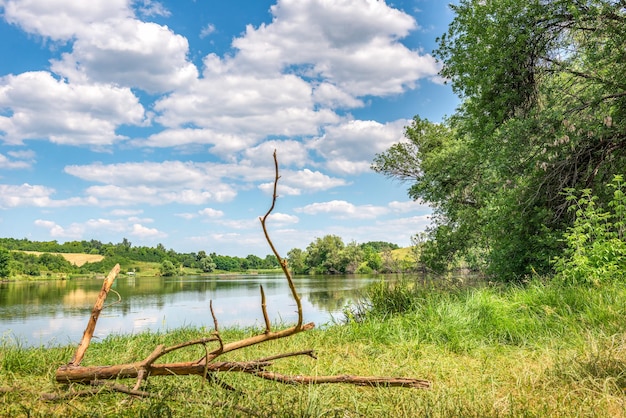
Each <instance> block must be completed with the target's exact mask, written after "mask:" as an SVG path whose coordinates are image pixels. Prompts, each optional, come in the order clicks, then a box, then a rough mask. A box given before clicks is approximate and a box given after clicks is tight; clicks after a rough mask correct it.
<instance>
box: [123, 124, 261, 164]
mask: <svg viewBox="0 0 626 418" xmlns="http://www.w3.org/2000/svg"><path fill="white" fill-rule="evenodd" d="M260 140H261V138H260V137H259V136H258V135H256V134H255V133H252V132H250V133H246V134H242V135H239V134H232V133H229V132H217V131H215V130H213V129H209V128H203V129H192V128H173V129H165V130H163V131H161V132H158V133H156V134H153V135H150V136H149V137H148V138H146V139H142V140H136V141H133V143H134V144H135V145H137V146H142V147H158V148H164V147H187V146H190V145H196V144H206V145H212V146H213V147H212V148H211V153H212V154H215V155H219V156H222V157H225V158H227V157H228V156H229V155H232V154H233V153H235V152H238V151H241V150H244V149H248V148H249V147H250V146H252V145H254V144H256V143H257V142H259V141H260Z"/></svg>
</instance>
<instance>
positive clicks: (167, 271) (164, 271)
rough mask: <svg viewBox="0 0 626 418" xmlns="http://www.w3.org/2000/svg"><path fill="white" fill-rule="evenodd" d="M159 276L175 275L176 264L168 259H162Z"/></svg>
mask: <svg viewBox="0 0 626 418" xmlns="http://www.w3.org/2000/svg"><path fill="white" fill-rule="evenodd" d="M159 270H160V272H161V276H175V275H176V266H174V263H172V262H171V261H170V260H164V261H163V262H162V263H161V266H160V267H159Z"/></svg>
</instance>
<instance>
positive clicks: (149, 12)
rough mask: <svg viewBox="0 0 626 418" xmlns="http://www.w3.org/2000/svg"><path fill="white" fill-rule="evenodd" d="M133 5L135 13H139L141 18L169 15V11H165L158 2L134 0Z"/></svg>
mask: <svg viewBox="0 0 626 418" xmlns="http://www.w3.org/2000/svg"><path fill="white" fill-rule="evenodd" d="M133 3H134V6H135V7H136V8H137V11H139V13H140V14H141V15H142V16H164V17H168V16H170V15H171V13H170V11H169V10H167V8H166V7H165V6H163V4H161V3H160V2H158V1H152V0H136V1H134V2H133Z"/></svg>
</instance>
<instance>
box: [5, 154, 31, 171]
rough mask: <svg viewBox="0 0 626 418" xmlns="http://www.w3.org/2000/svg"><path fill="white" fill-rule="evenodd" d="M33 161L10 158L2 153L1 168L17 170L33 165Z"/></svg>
mask: <svg viewBox="0 0 626 418" xmlns="http://www.w3.org/2000/svg"><path fill="white" fill-rule="evenodd" d="M31 165H32V164H31V162H28V161H15V160H10V159H9V158H7V157H6V156H5V155H2V154H0V168H5V169H10V170H15V169H20V168H29V167H31Z"/></svg>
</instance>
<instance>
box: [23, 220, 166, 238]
mask: <svg viewBox="0 0 626 418" xmlns="http://www.w3.org/2000/svg"><path fill="white" fill-rule="evenodd" d="M34 224H35V226H38V227H40V228H44V229H47V230H48V232H49V234H50V236H51V237H53V238H65V239H83V238H84V237H88V236H92V237H93V236H94V235H96V234H100V233H102V232H115V233H118V234H128V235H130V236H135V237H138V238H140V239H145V238H163V237H167V234H166V233H164V232H161V231H159V230H158V229H156V228H148V227H145V226H143V225H141V224H140V223H137V222H134V221H133V220H132V219H103V218H98V219H88V220H87V221H85V222H73V223H71V224H70V225H69V226H67V227H63V226H61V225H59V224H58V223H56V222H54V221H50V220H44V219H37V220H36V221H35V222H34Z"/></svg>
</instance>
